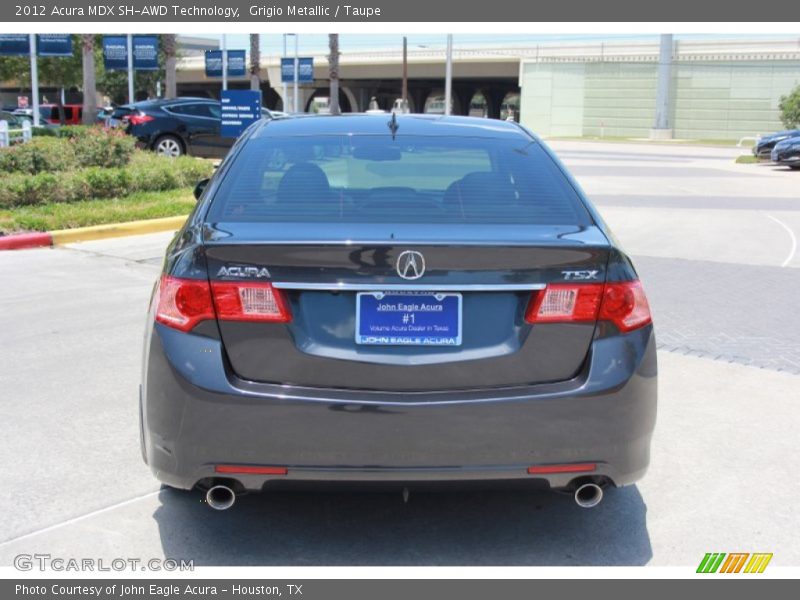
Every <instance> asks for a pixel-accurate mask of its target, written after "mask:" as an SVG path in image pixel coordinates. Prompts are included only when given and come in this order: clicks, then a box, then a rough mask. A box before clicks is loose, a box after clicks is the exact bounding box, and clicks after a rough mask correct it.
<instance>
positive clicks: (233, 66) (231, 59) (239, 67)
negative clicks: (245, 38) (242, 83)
mask: <svg viewBox="0 0 800 600" xmlns="http://www.w3.org/2000/svg"><path fill="white" fill-rule="evenodd" d="M246 74H247V57H246V55H245V51H244V50H228V77H244V76H245V75H246Z"/></svg>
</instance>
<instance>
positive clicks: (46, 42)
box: [36, 33, 72, 56]
mask: <svg viewBox="0 0 800 600" xmlns="http://www.w3.org/2000/svg"><path fill="white" fill-rule="evenodd" d="M36 53H37V54H38V55H39V56H72V36H71V35H70V34H68V33H40V34H38V35H37V36H36Z"/></svg>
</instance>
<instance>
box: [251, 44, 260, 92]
mask: <svg viewBox="0 0 800 600" xmlns="http://www.w3.org/2000/svg"><path fill="white" fill-rule="evenodd" d="M260 44H261V36H260V35H258V34H257V33H251V34H250V89H251V90H255V91H258V90H260V89H261V47H260Z"/></svg>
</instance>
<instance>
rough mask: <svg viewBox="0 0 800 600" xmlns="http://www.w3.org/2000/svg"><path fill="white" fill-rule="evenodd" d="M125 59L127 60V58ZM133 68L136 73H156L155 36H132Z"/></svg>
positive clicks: (156, 49) (156, 48) (156, 38)
mask: <svg viewBox="0 0 800 600" xmlns="http://www.w3.org/2000/svg"><path fill="white" fill-rule="evenodd" d="M126 54H127V52H126ZM125 58H126V60H127V56H126V57H125ZM133 68H134V69H135V70H137V71H158V36H157V35H135V36H133Z"/></svg>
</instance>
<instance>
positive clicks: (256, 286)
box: [211, 281, 292, 323]
mask: <svg viewBox="0 0 800 600" xmlns="http://www.w3.org/2000/svg"><path fill="white" fill-rule="evenodd" d="M211 291H212V294H213V295H214V304H215V305H216V307H217V316H218V317H219V319H220V320H221V321H264V322H269V323H288V322H290V321H291V320H292V313H291V312H290V311H289V304H288V303H287V302H286V299H285V298H284V297H283V294H281V292H280V290H276V289H275V288H274V287H272V284H270V283H249V282H248V283H238V282H236V283H229V282H223V281H214V282H212V283H211Z"/></svg>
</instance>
